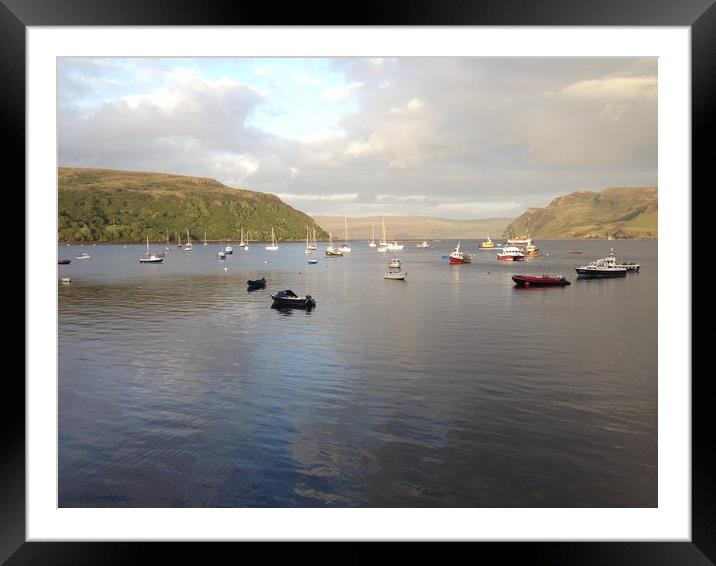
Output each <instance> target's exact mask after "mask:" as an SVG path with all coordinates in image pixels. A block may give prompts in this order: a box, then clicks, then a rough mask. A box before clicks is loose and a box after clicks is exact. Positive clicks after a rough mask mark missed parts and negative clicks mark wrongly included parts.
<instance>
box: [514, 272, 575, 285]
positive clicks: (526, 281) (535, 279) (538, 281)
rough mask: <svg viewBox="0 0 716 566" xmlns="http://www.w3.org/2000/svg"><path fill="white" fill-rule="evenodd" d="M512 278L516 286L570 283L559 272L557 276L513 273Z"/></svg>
mask: <svg viewBox="0 0 716 566" xmlns="http://www.w3.org/2000/svg"><path fill="white" fill-rule="evenodd" d="M512 280H513V281H514V282H515V283H516V285H517V287H551V286H557V287H562V286H564V285H571V284H572V282H571V281H570V280H569V279H567V278H566V277H565V276H564V275H562V274H561V273H560V274H559V275H558V276H557V277H550V276H549V275H513V276H512Z"/></svg>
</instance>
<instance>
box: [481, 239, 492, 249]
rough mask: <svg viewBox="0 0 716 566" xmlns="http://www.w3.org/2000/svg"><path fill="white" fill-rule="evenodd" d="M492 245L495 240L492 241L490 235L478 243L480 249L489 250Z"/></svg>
mask: <svg viewBox="0 0 716 566" xmlns="http://www.w3.org/2000/svg"><path fill="white" fill-rule="evenodd" d="M494 247H495V242H493V241H492V240H491V239H490V236H488V237H487V240H485V241H484V242H481V243H480V249H482V250H491V249H492V248H494Z"/></svg>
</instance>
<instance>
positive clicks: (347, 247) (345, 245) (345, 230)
mask: <svg viewBox="0 0 716 566" xmlns="http://www.w3.org/2000/svg"><path fill="white" fill-rule="evenodd" d="M343 222H344V228H343V245H342V246H341V247H340V248H338V250H339V251H341V252H343V253H350V251H351V243H350V242H349V241H348V218H346V217H345V216H344V217H343Z"/></svg>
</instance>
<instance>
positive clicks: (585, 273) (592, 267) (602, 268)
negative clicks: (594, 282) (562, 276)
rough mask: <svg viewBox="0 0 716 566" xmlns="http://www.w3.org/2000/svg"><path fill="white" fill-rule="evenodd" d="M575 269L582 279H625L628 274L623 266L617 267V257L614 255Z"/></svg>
mask: <svg viewBox="0 0 716 566" xmlns="http://www.w3.org/2000/svg"><path fill="white" fill-rule="evenodd" d="M574 269H575V270H576V272H577V275H578V276H579V278H580V279H597V278H603V277H625V276H626V274H627V268H626V267H625V266H623V265H617V260H616V257H615V256H614V255H613V254H610V255H608V256H607V257H605V258H601V259H597V260H594V261H593V262H591V263H589V264H588V265H582V266H580V267H575V268H574Z"/></svg>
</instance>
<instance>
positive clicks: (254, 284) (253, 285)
mask: <svg viewBox="0 0 716 566" xmlns="http://www.w3.org/2000/svg"><path fill="white" fill-rule="evenodd" d="M246 284H247V285H248V286H249V288H250V289H260V288H261V287H266V278H263V279H249V280H248V281H246Z"/></svg>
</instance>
